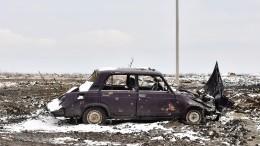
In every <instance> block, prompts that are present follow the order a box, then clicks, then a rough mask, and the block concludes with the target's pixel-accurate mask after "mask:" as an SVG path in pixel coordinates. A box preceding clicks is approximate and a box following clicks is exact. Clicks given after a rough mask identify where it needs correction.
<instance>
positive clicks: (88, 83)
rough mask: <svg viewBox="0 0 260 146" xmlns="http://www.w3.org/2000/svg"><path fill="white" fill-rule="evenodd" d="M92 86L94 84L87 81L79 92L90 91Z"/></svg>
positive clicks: (80, 87)
mask: <svg viewBox="0 0 260 146" xmlns="http://www.w3.org/2000/svg"><path fill="white" fill-rule="evenodd" d="M92 84H93V82H90V81H86V82H85V83H84V84H82V85H80V86H79V91H88V90H89V88H90V87H91V86H92Z"/></svg>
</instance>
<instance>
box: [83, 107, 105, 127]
mask: <svg viewBox="0 0 260 146" xmlns="http://www.w3.org/2000/svg"><path fill="white" fill-rule="evenodd" d="M82 119H83V123H84V124H105V122H106V113H105V111H104V110H103V109H101V108H89V109H87V110H86V111H85V112H84V114H83V116H82Z"/></svg>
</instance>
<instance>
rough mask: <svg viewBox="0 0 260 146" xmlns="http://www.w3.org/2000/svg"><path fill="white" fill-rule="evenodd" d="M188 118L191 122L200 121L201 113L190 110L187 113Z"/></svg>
mask: <svg viewBox="0 0 260 146" xmlns="http://www.w3.org/2000/svg"><path fill="white" fill-rule="evenodd" d="M187 118H188V121H189V122H190V123H198V122H200V119H201V117H200V113H198V112H197V111H190V112H189V114H188V115H187Z"/></svg>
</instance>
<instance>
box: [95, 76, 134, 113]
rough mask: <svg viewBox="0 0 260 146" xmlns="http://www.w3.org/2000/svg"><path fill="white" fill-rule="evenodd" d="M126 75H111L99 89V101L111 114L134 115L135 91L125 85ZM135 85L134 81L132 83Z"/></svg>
mask: <svg viewBox="0 0 260 146" xmlns="http://www.w3.org/2000/svg"><path fill="white" fill-rule="evenodd" d="M126 80H127V75H112V76H111V77H109V79H108V80H107V81H106V84H105V86H104V87H103V89H102V90H101V91H100V93H101V102H102V103H104V104H106V105H107V106H108V107H109V109H110V112H111V114H112V115H113V116H130V117H133V116H136V101H137V96H138V94H137V91H136V90H133V88H131V87H130V85H127V81H126ZM133 84H134V85H133V86H135V82H134V83H133Z"/></svg>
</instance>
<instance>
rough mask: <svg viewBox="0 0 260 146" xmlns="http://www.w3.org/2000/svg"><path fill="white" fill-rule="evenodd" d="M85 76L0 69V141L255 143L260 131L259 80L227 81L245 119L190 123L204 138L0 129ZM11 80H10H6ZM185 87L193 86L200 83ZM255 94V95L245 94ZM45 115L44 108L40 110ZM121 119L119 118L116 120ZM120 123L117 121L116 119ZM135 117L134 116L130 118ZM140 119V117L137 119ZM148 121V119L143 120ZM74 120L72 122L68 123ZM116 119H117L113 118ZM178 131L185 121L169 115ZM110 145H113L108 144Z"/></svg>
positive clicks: (154, 132)
mask: <svg viewBox="0 0 260 146" xmlns="http://www.w3.org/2000/svg"><path fill="white" fill-rule="evenodd" d="M87 76H88V75H82V74H62V75H59V74H42V75H39V74H14V73H13V74H2V75H1V76H0V83H1V84H2V85H1V86H0V118H1V119H2V118H3V117H6V118H5V120H0V145H11V146H12V145H21V146H27V145H35V146H45V145H46V146H47V145H48V146H49V145H75V144H80V145H82V143H84V140H93V141H111V142H118V143H119V144H120V145H127V144H139V145H142V146H146V145H147V146H148V145H149V146H150V145H180V146H181V145H190V146H192V145H212V146H213V145H260V136H259V135H260V132H259V130H257V129H256V124H258V125H259V123H255V122H254V121H253V120H252V119H255V118H257V119H258V121H259V117H260V115H259V113H260V96H259V94H260V85H259V84H252V85H237V86H235V85H232V86H226V89H225V94H226V95H227V96H229V97H230V98H231V99H232V100H233V101H234V102H235V106H234V107H233V108H232V109H230V110H229V112H231V111H233V112H234V113H237V114H243V115H245V116H246V117H249V118H245V119H241V118H237V119H233V120H230V121H228V122H226V123H224V124H223V123H221V122H219V121H217V122H213V121H209V122H207V123H206V124H204V125H194V126H189V127H188V128H189V129H192V130H193V131H196V132H198V133H199V134H200V136H202V137H205V138H207V139H209V140H207V141H203V142H201V140H191V139H189V137H183V138H181V139H176V141H171V139H172V134H171V133H164V132H163V131H160V130H157V129H153V130H150V131H148V132H139V133H126V134H122V133H109V132H70V133H62V132H57V133H44V132H38V131H23V132H19V133H10V132H9V133H6V132H2V131H3V127H4V125H6V124H11V123H19V122H21V121H24V120H26V119H28V118H29V117H30V118H31V117H32V116H33V115H32V113H34V112H35V111H36V110H38V109H46V104H47V103H48V102H49V101H50V100H52V99H53V98H55V97H57V96H58V95H61V94H62V93H64V92H65V91H66V90H68V89H69V88H71V87H72V86H75V85H76V86H78V85H80V84H82V83H84V81H85V80H86V78H87ZM10 83H13V84H12V85H10ZM183 84H185V88H186V89H189V87H190V88H191V89H194V87H199V86H200V85H197V86H194V84H192V86H189V83H183ZM250 94H256V95H257V94H258V95H257V96H253V97H252V96H249V95H250ZM42 114H46V115H48V114H49V113H48V112H47V111H46V112H43V113H42ZM120 122H124V121H120ZM120 122H119V123H120ZM133 122H136V121H133ZM138 122H140V121H138ZM144 122H148V123H149V122H150V121H144ZM70 124H74V123H70ZM112 124H115V125H116V124H118V123H112ZM164 126H165V127H167V128H172V129H174V131H176V132H178V131H180V129H181V128H183V127H184V126H187V125H185V124H184V123H182V122H179V121H176V120H172V121H170V122H168V123H166V124H165V125H164ZM159 136H161V137H163V140H160V139H158V140H151V137H159ZM56 137H71V138H74V139H77V141H69V142H67V143H66V141H65V143H64V144H53V143H51V142H50V140H51V139H54V138H56ZM111 145H113V144H111Z"/></svg>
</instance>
